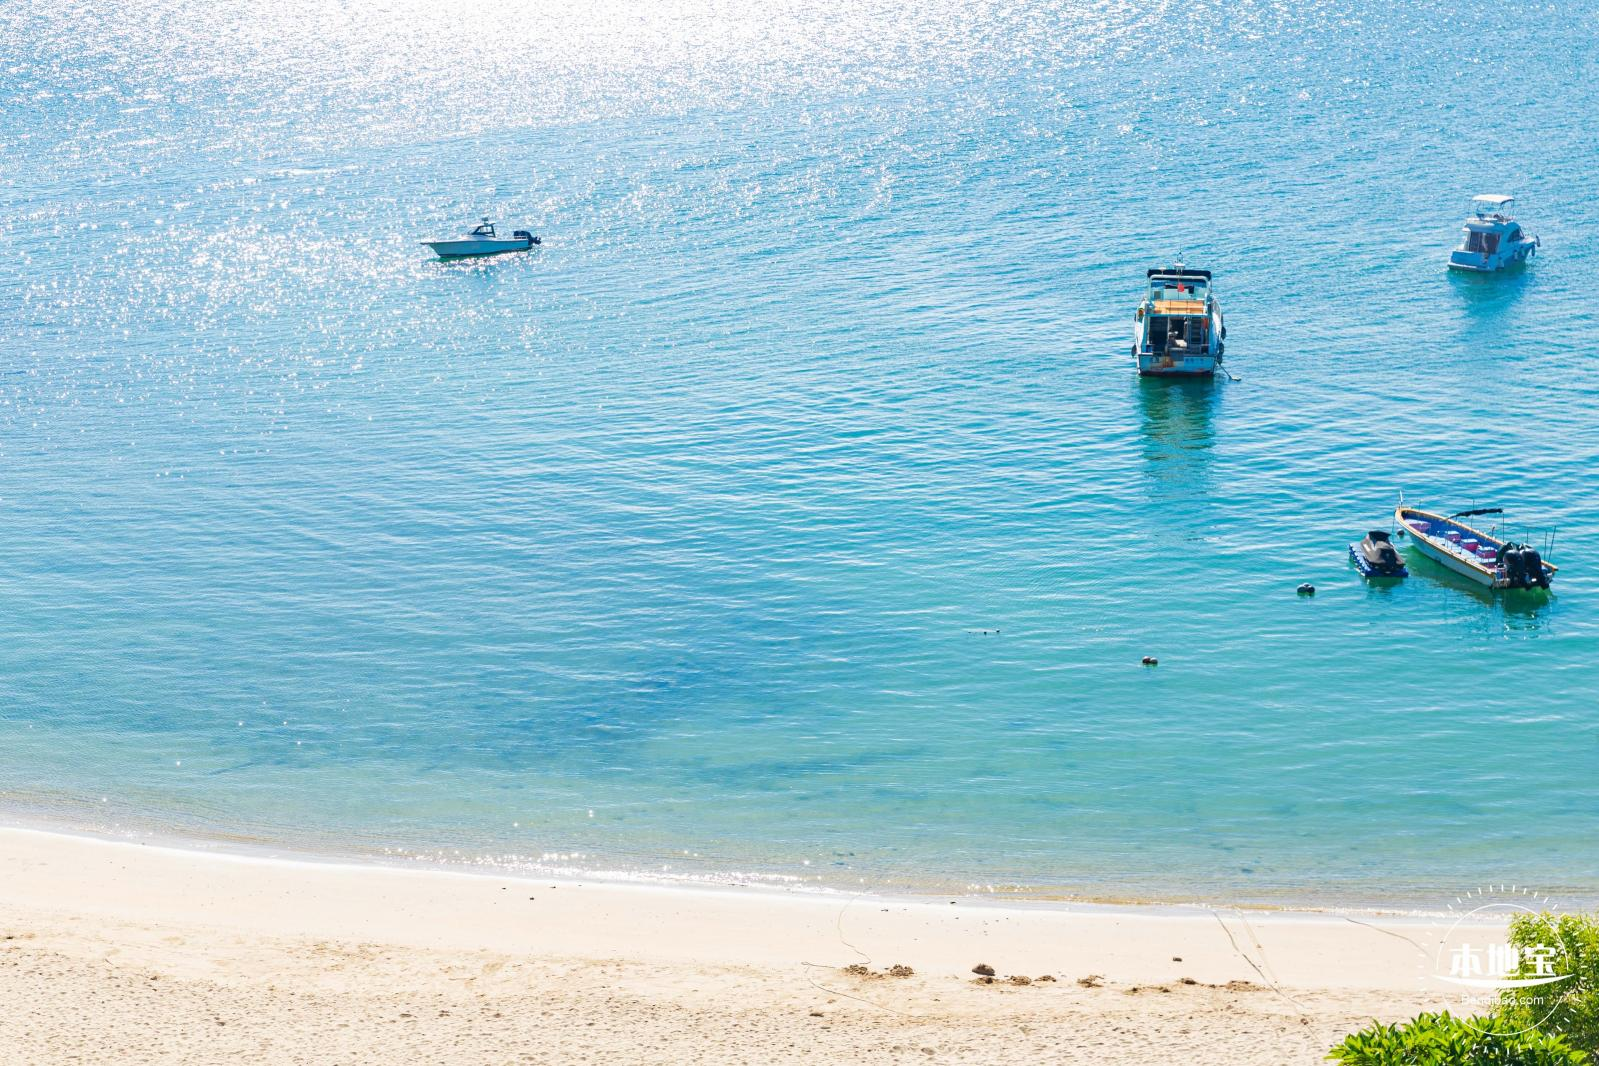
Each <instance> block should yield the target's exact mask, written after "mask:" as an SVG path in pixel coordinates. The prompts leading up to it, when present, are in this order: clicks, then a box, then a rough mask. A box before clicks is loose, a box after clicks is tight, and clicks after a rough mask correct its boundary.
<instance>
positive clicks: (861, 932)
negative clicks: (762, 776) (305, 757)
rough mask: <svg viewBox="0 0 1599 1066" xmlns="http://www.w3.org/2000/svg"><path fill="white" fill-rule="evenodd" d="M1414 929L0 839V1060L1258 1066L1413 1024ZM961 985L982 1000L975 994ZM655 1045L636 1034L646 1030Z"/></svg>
mask: <svg viewBox="0 0 1599 1066" xmlns="http://www.w3.org/2000/svg"><path fill="white" fill-rule="evenodd" d="M1436 924H1437V923H1436V922H1428V921H1426V920H1424V919H1420V918H1393V917H1389V918H1374V919H1372V920H1370V921H1356V920H1352V919H1350V918H1347V917H1341V916H1335V915H1330V914H1325V913H1320V914H1291V913H1286V912H1265V913H1253V912H1252V913H1248V914H1245V913H1243V912H1241V911H1238V910H1236V909H1210V910H1198V909H1184V908H1144V907H1115V906H1104V905H1101V906H1094V905H1076V906H1072V905H1061V904H1051V903H1027V902H1021V901H1012V900H1005V901H996V900H991V899H987V898H971V897H960V898H955V899H953V900H950V899H942V900H935V899H906V898H902V897H891V896H882V895H870V894H862V895H857V896H853V897H840V896H836V895H826V894H820V893H810V892H801V891H792V890H784V889H771V888H759V887H756V888H734V887H722V886H714V887H713V886H694V887H685V886H675V885H658V884H638V883H623V884H617V883H605V882H598V883H597V882H593V881H589V880H575V881H569V880H564V879H556V878H544V879H530V878H519V877H509V876H503V875H496V874H492V873H483V872H477V871H450V870H428V869H405V868H392V867H384V866H372V865H352V864H339V863H331V862H328V863H322V862H302V861H296V860H293V859H284V858H265V857H259V856H247V855H238V854H226V853H206V852H198V851H187V850H182V849H176V848H171V847H167V846H163V845H158V844H157V845H152V844H140V843H134V842H123V841H107V840H97V839H93V838H88V837H82V836H71V835H66V834H61V833H56V832H49V831H43V830H36V829H19V828H0V996H3V997H4V998H5V999H6V1001H8V1002H13V1003H28V1004H30V1005H32V1006H30V1008H29V1010H28V1011H25V1012H23V1014H22V1015H21V1016H20V1017H17V1018H11V1019H0V1047H21V1048H23V1049H25V1051H24V1053H23V1054H22V1056H21V1061H24V1062H29V1063H54V1062H64V1061H69V1060H72V1057H73V1056H72V1054H69V1052H76V1053H77V1054H79V1055H80V1057H82V1058H87V1059H90V1060H94V1059H98V1060H99V1061H150V1062H213V1061H221V1060H222V1059H223V1058H225V1057H226V1056H224V1055H222V1054H220V1053H218V1054H216V1055H215V1056H214V1057H213V1052H214V1050H215V1048H214V1047H213V1045H214V1044H215V1041H214V1040H213V1041H208V1042H207V1043H205V1044H204V1045H197V1046H195V1047H194V1048H189V1047H188V1046H187V1045H181V1046H180V1045H179V1044H176V1043H170V1042H160V1043H158V1045H156V1050H155V1052H154V1053H152V1054H148V1055H146V1056H145V1057H143V1058H141V1057H138V1055H135V1054H133V1052H132V1051H131V1050H130V1049H137V1048H141V1047H145V1046H146V1044H145V1043H141V1041H145V1042H147V1041H148V1039H149V1034H148V1033H146V1032H145V1028H146V1027H147V1026H149V1025H157V1026H158V1027H159V1029H160V1031H161V1032H163V1033H168V1034H170V1033H173V1032H177V1031H180V1030H183V1029H185V1027H189V1028H194V1027H195V1024H196V1023H195V1018H197V1017H198V1018H201V1019H202V1020H203V1019H209V1018H211V1017H214V1018H215V1019H216V1021H215V1025H216V1030H217V1033H218V1034H221V1033H223V1032H224V1031H226V1036H227V1039H228V1040H232V1039H234V1038H236V1037H237V1038H240V1039H244V1038H245V1037H246V1036H247V1037H248V1042H247V1043H246V1044H245V1045H241V1047H242V1048H245V1049H249V1054H250V1055H251V1056H252V1058H253V1060H254V1061H265V1062H269V1063H276V1062H279V1061H282V1062H291V1061H305V1060H306V1056H308V1055H309V1056H311V1057H313V1058H315V1057H316V1055H318V1054H319V1053H321V1052H322V1051H325V1050H326V1047H325V1046H324V1041H326V1040H328V1039H333V1038H332V1037H330V1031H334V1030H336V1031H337V1032H336V1040H335V1043H334V1044H333V1045H331V1046H334V1047H344V1046H345V1045H342V1044H338V1043H337V1040H349V1041H350V1042H351V1043H350V1044H349V1045H348V1047H349V1048H350V1049H352V1050H351V1051H350V1054H349V1055H344V1056H340V1057H338V1058H337V1061H352V1062H365V1061H372V1062H382V1061H393V1060H394V1055H395V1054H397V1053H398V1051H397V1050H396V1048H397V1047H399V1046H403V1047H404V1048H405V1049H406V1050H405V1052H404V1055H403V1056H402V1057H411V1058H416V1059H425V1060H427V1061H440V1062H461V1063H478V1062H483V1061H507V1057H508V1055H509V1052H507V1051H506V1050H504V1049H506V1048H511V1047H515V1048H519V1049H522V1050H520V1051H519V1052H518V1054H519V1055H525V1056H528V1057H532V1058H539V1059H543V1060H545V1061H556V1060H571V1059H574V1058H579V1057H582V1056H583V1055H595V1056H598V1055H601V1054H603V1056H604V1057H606V1058H608V1059H609V1060H611V1061H639V1062H644V1061H664V1060H671V1061H678V1060H682V1061H689V1060H692V1059H693V1057H694V1055H690V1054H689V1051H690V1050H691V1049H692V1050H694V1054H695V1055H699V1056H701V1057H702V1060H703V1061H725V1060H726V1059H728V1058H730V1057H736V1056H738V1055H742V1054H749V1053H755V1052H759V1053H761V1054H763V1055H766V1056H767V1057H770V1058H773V1059H776V1060H780V1061H787V1060H793V1061H798V1059H799V1058H802V1057H804V1055H802V1054H801V1051H802V1050H803V1049H810V1048H812V1047H813V1046H815V1047H817V1048H826V1049H830V1050H831V1051H832V1052H833V1053H836V1054H837V1055H838V1056H840V1057H841V1058H844V1059H846V1060H850V1059H853V1058H854V1057H861V1056H866V1055H875V1054H879V1053H881V1054H883V1055H884V1056H885V1057H887V1058H889V1059H890V1060H894V1059H895V1058H897V1057H899V1056H898V1054H897V1053H895V1052H894V1049H895V1048H896V1047H902V1048H909V1049H910V1050H911V1051H914V1052H915V1053H916V1056H915V1058H913V1059H912V1058H907V1059H905V1061H926V1060H925V1058H923V1055H924V1052H923V1049H924V1048H926V1047H933V1048H935V1052H936V1051H940V1050H941V1049H942V1050H944V1051H956V1050H959V1049H960V1048H977V1047H982V1048H983V1049H984V1050H983V1053H982V1055H981V1056H978V1055H977V1054H976V1052H975V1051H973V1052H972V1053H971V1054H970V1055H969V1056H964V1057H970V1058H977V1057H983V1058H985V1059H987V1060H989V1061H999V1062H1009V1061H1017V1062H1023V1061H1038V1060H1040V1059H1041V1058H1042V1059H1043V1060H1045V1061H1078V1059H1077V1058H1076V1057H1075V1056H1078V1055H1080V1056H1081V1059H1080V1060H1081V1061H1084V1062H1090V1061H1093V1062H1112V1063H1116V1062H1128V1063H1132V1062H1141V1061H1148V1055H1149V1049H1150V1048H1151V1047H1166V1048H1169V1049H1170V1050H1172V1051H1173V1052H1178V1051H1181V1052H1182V1053H1184V1054H1185V1055H1187V1061H1196V1062H1198V1061H1217V1062H1222V1061H1226V1062H1229V1063H1236V1062H1246V1063H1247V1062H1256V1061H1258V1062H1261V1063H1267V1062H1271V1063H1275V1064H1277V1066H1281V1064H1282V1063H1285V1062H1300V1061H1303V1062H1311V1061H1320V1057H1321V1056H1322V1055H1324V1054H1325V1050H1326V1048H1327V1047H1329V1046H1330V1045H1331V1043H1332V1042H1334V1041H1335V1040H1336V1039H1338V1038H1339V1037H1340V1036H1341V1035H1342V1034H1343V1033H1345V1032H1347V1031H1349V1030H1350V1029H1352V1028H1358V1027H1359V1026H1361V1025H1363V1024H1365V1022H1366V1021H1368V1020H1370V1018H1371V1017H1374V1016H1376V1017H1384V1018H1386V1019H1390V1020H1391V1019H1397V1018H1399V1017H1408V1016H1409V1015H1410V1014H1413V1013H1415V1012H1416V1011H1417V1010H1419V1009H1423V1008H1425V1007H1427V1006H1428V1005H1429V1004H1428V997H1427V996H1426V995H1425V994H1424V993H1423V991H1422V989H1421V986H1420V983H1419V980H1418V959H1419V958H1420V957H1421V956H1423V955H1424V954H1425V950H1424V949H1425V946H1426V945H1427V944H1428V943H1430V942H1431V939H1432V929H1433V928H1434V927H1435V926H1436ZM980 963H981V964H986V965H988V966H991V967H993V968H994V970H995V982H994V983H992V984H989V983H984V982H983V981H982V978H980V977H976V976H974V974H973V967H974V966H976V965H978V964H980ZM851 966H861V967H865V971H864V972H863V971H860V970H856V971H851V970H849V969H848V967H851ZM896 966H899V967H908V968H909V973H908V974H907V975H906V976H894V974H897V973H900V972H902V971H894V970H892V968H893V967H896ZM1013 980H1014V983H1012V981H1013ZM50 1011H57V1012H60V1014H59V1016H58V1017H56V1019H55V1022H54V1023H53V1024H46V1023H45V1021H43V1020H41V1019H40V1018H39V1017H38V1015H39V1014H40V1012H50ZM552 1012H554V1013H555V1014H557V1015H560V1016H561V1017H563V1018H566V1022H565V1023H564V1027H562V1028H560V1029H559V1031H558V1032H557V1031H553V1030H551V1029H549V1028H548V1026H547V1025H546V1024H545V1022H547V1020H548V1019H549V1018H550V1017H551V1014H552ZM0 1013H3V1012H0ZM75 1016H83V1017H87V1018H89V1019H91V1020H92V1021H91V1022H90V1023H85V1024H83V1025H80V1026H78V1027H76V1028H73V1027H72V1026H70V1025H68V1019H71V1018H73V1017H75ZM29 1019H32V1021H31V1022H30V1021H29ZM424 1020H425V1024H424ZM468 1021H470V1022H471V1024H470V1025H469V1026H468V1025H467V1022H468ZM206 1024H211V1023H210V1022H209V1021H207V1022H206ZM64 1025H66V1026H68V1028H69V1029H71V1031H75V1032H79V1033H80V1034H83V1035H81V1037H80V1038H79V1039H78V1041H77V1042H75V1043H72V1046H71V1047H70V1048H69V1047H68V1046H67V1044H64V1043H63V1044H58V1043H45V1042H43V1041H44V1040H45V1038H44V1036H43V1035H42V1034H43V1033H46V1032H53V1033H54V1034H55V1039H56V1040H57V1041H59V1040H60V1033H61V1032H62V1031H63V1029H62V1026H64ZM395 1026H401V1027H403V1028H404V1029H405V1030H406V1034H405V1039H404V1041H402V1043H401V1044H400V1045H394V1044H393V1043H392V1042H393V1041H394V1040H395V1039H396V1033H395V1030H394V1027H395ZM463 1026H465V1027H466V1028H464V1029H463ZM651 1026H656V1027H660V1026H664V1028H663V1029H661V1030H660V1032H659V1033H658V1034H657V1036H658V1039H657V1038H655V1037H651V1038H649V1039H646V1038H645V1037H643V1036H641V1035H640V1034H641V1032H644V1031H652V1032H653V1031H654V1030H652V1029H651V1028H650V1027H651ZM1018 1026H1020V1027H1022V1029H1023V1030H1024V1031H1025V1032H1027V1033H1030V1034H1033V1035H1034V1036H1036V1037H1037V1039H1038V1040H1043V1039H1044V1038H1045V1037H1046V1036H1047V1037H1048V1040H1049V1041H1050V1042H1048V1043H1044V1044H1040V1043H1037V1041H1036V1040H1034V1039H1033V1038H1032V1037H1028V1038H1026V1039H1023V1038H1020V1037H1017V1036H1016V1033H1017V1032H1018V1029H1017V1027H1018ZM591 1027H597V1028H600V1029H603V1032H599V1033H597V1032H595V1028H591ZM641 1027H642V1028H641ZM30 1033H31V1034H33V1035H32V1036H30ZM141 1033H144V1034H145V1035H144V1036H142V1037H141V1036H140V1035H139V1034H141ZM175 1039H176V1038H175V1037H162V1038H161V1040H162V1041H170V1040H175ZM996 1039H998V1040H1000V1041H1001V1044H1000V1045H999V1046H994V1047H989V1046H988V1042H990V1041H992V1040H996ZM30 1040H34V1041H35V1042H34V1043H29V1041H30ZM381 1041H389V1042H390V1043H389V1044H384V1043H381ZM907 1041H909V1042H907ZM973 1041H975V1042H976V1043H972V1042H973ZM85 1042H87V1043H85ZM912 1044H914V1047H912ZM1123 1045H1125V1046H1123ZM361 1048H384V1049H387V1051H388V1058H387V1059H386V1058H385V1057H384V1056H383V1055H381V1054H379V1055H376V1056H375V1057H371V1058H362V1057H361V1056H360V1054H359V1053H358V1052H359V1049H361ZM707 1049H709V1050H707ZM1222 1049H1230V1050H1228V1051H1227V1052H1226V1053H1225V1054H1223V1053H1222ZM1213 1051H1214V1052H1215V1054H1216V1057H1215V1058H1214V1059H1210V1058H1206V1057H1204V1056H1206V1055H1209V1054H1211V1053H1212V1052H1213ZM906 1054H909V1052H906ZM1196 1054H1197V1055H1198V1056H1199V1057H1196ZM1252 1056H1253V1057H1252ZM953 1057H955V1058H961V1057H963V1056H962V1055H954V1056H953ZM317 1061H321V1059H317Z"/></svg>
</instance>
